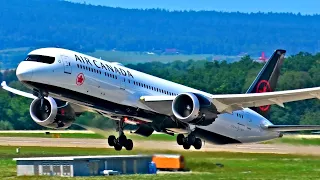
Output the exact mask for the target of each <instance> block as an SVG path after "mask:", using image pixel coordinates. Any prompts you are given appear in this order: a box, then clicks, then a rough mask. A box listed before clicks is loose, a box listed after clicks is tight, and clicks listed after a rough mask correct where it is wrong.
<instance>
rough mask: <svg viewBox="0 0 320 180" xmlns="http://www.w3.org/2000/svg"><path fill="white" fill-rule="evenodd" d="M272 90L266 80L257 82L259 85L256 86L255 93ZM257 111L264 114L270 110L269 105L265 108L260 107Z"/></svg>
mask: <svg viewBox="0 0 320 180" xmlns="http://www.w3.org/2000/svg"><path fill="white" fill-rule="evenodd" d="M271 91H272V89H271V87H270V83H269V82H268V81H266V80H262V81H260V82H259V84H258V85H257V90H256V92H257V93H264V92H271ZM259 109H260V110H261V111H263V112H266V111H268V110H269V109H270V105H267V106H261V107H259Z"/></svg>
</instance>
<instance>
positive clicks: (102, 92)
mask: <svg viewBox="0 0 320 180" xmlns="http://www.w3.org/2000/svg"><path fill="white" fill-rule="evenodd" d="M29 54H30V55H46V56H52V57H55V58H56V60H55V62H54V63H52V64H46V63H39V62H32V61H23V62H21V63H20V65H19V67H18V69H17V75H18V74H23V76H20V77H19V76H18V77H19V80H21V81H32V82H38V83H42V84H48V85H52V86H56V87H62V88H65V89H68V90H72V91H75V92H79V93H82V94H86V95H90V96H94V97H96V98H100V99H103V100H107V101H111V102H114V103H118V104H122V105H126V106H131V107H136V108H141V109H146V110H150V111H156V110H153V109H150V108H148V107H147V106H145V105H144V104H143V103H142V102H141V101H140V97H141V96H152V95H153V96H159V95H161V96H176V95H178V94H180V93H184V92H194V93H200V94H202V95H204V96H210V95H211V94H209V93H206V92H202V91H199V90H196V89H193V88H190V87H186V86H183V85H180V84H177V83H174V82H171V81H167V80H164V79H161V78H157V77H155V76H151V75H148V74H145V73H142V72H138V71H135V70H133V69H129V68H127V67H124V66H122V65H121V64H119V63H112V62H108V61H103V60H100V59H97V58H94V57H91V56H88V55H84V54H81V53H77V52H73V51H69V50H65V49H59V48H44V49H38V50H35V51H32V52H31V53H29ZM81 73H82V75H79V74H81ZM261 124H271V123H270V122H269V121H268V120H267V119H265V118H264V117H263V116H261V115H260V114H258V113H256V112H255V111H253V110H251V109H248V108H247V109H244V110H240V111H235V112H233V113H232V114H228V113H225V114H220V115H218V118H217V119H216V120H215V122H213V123H212V124H211V125H208V126H197V128H201V129H204V130H207V131H210V132H214V133H217V134H220V135H223V136H226V137H229V138H233V139H236V140H238V141H240V142H242V143H248V142H257V141H264V140H269V139H273V138H277V137H279V133H278V132H273V131H268V130H265V129H263V128H262V127H261Z"/></svg>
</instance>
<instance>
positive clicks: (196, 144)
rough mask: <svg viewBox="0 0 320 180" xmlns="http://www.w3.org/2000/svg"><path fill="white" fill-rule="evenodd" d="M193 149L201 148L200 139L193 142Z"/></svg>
mask: <svg viewBox="0 0 320 180" xmlns="http://www.w3.org/2000/svg"><path fill="white" fill-rule="evenodd" d="M193 147H194V148H195V149H201V147H202V141H201V139H200V138H196V140H195V141H194V143H193Z"/></svg>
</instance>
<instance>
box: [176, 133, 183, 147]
mask: <svg viewBox="0 0 320 180" xmlns="http://www.w3.org/2000/svg"><path fill="white" fill-rule="evenodd" d="M183 139H184V135H183V134H178V136H177V143H178V145H183Z"/></svg>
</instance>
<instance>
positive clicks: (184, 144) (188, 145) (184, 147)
mask: <svg viewBox="0 0 320 180" xmlns="http://www.w3.org/2000/svg"><path fill="white" fill-rule="evenodd" d="M190 147H191V145H190V144H188V143H183V149H190Z"/></svg>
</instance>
